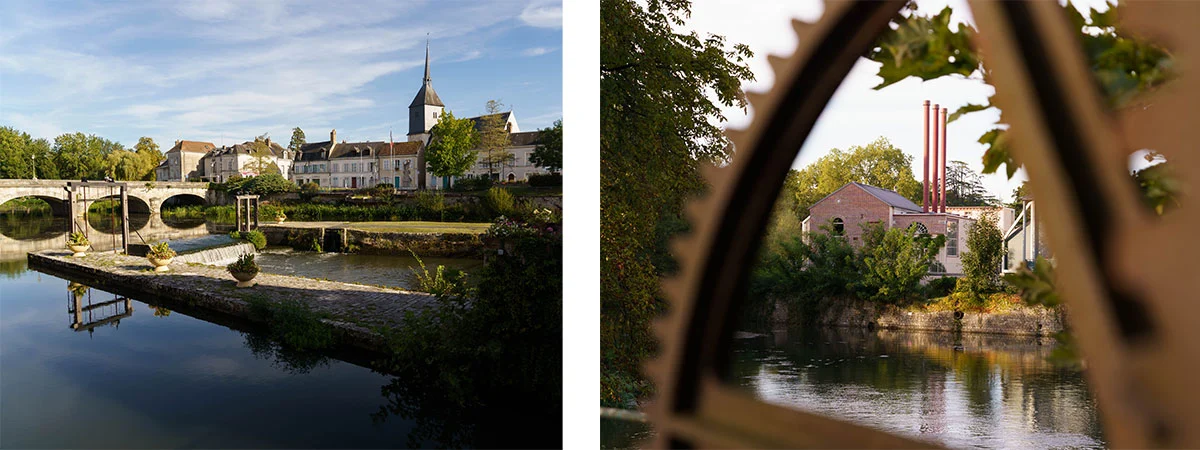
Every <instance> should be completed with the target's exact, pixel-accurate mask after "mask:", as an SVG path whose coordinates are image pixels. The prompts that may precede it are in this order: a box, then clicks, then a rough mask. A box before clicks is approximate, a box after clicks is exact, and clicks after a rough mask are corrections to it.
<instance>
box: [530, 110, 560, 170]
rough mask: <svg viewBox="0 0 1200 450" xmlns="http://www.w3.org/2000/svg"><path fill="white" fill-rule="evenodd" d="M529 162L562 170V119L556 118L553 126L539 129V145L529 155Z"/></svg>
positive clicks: (550, 168) (549, 168)
mask: <svg viewBox="0 0 1200 450" xmlns="http://www.w3.org/2000/svg"><path fill="white" fill-rule="evenodd" d="M529 162H531V163H533V164H534V165H536V166H538V167H545V168H546V169H547V170H549V171H551V172H558V171H560V170H562V119H558V120H555V121H554V125H553V126H550V127H546V128H542V129H540V130H538V145H537V147H535V148H534V149H533V154H531V155H529Z"/></svg>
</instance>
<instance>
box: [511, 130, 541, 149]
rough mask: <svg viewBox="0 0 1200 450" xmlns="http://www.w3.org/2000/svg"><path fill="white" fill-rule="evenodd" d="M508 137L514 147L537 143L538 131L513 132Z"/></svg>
mask: <svg viewBox="0 0 1200 450" xmlns="http://www.w3.org/2000/svg"><path fill="white" fill-rule="evenodd" d="M508 139H509V142H512V145H513V146H514V147H519V146H522V145H537V143H538V132H536V131H522V132H520V133H512V134H509V135H508Z"/></svg>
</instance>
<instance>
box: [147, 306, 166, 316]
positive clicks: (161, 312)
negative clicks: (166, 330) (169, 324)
mask: <svg viewBox="0 0 1200 450" xmlns="http://www.w3.org/2000/svg"><path fill="white" fill-rule="evenodd" d="M150 307H151V308H153V309H154V317H169V316H170V315H171V310H169V309H167V308H165V307H162V306H154V305H150Z"/></svg>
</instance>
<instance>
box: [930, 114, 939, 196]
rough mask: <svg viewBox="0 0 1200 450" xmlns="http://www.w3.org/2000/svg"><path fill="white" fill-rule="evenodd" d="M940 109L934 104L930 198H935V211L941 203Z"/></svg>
mask: <svg viewBox="0 0 1200 450" xmlns="http://www.w3.org/2000/svg"><path fill="white" fill-rule="evenodd" d="M940 110H941V105H938V104H936V103H935V104H934V105H933V147H932V149H933V184H932V185H931V186H930V187H931V188H932V191H930V198H931V199H932V200H933V202H932V203H931V204H930V205H931V206H933V212H938V205H939V204H941V198H940V197H938V192H939V190H938V186H940V184H938V182H939V181H941V180H940V179H939V178H938V173H939V172H940V169H941V167H942V166H941V164H940V163H939V162H938V161H939V159H938V138H937V137H938V120H937V116H938V111H940Z"/></svg>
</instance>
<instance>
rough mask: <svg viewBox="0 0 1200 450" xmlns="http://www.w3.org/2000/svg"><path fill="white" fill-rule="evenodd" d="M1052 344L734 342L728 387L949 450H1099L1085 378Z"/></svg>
mask: <svg viewBox="0 0 1200 450" xmlns="http://www.w3.org/2000/svg"><path fill="white" fill-rule="evenodd" d="M1054 345H1055V343H1054V341H1053V339H1049V338H1042V339H1038V338H1033V337H1015V336H1002V335H986V334H954V333H935V332H907V331H890V330H881V331H867V330H859V329H837V328H828V329H821V330H802V329H793V330H790V332H789V330H780V331H778V332H775V333H772V334H770V335H768V336H765V337H761V338H752V339H741V340H739V341H738V343H737V351H736V356H735V358H734V364H733V366H732V371H733V372H732V375H733V379H734V380H736V382H737V383H738V384H739V385H740V386H743V387H744V388H746V389H747V390H749V391H750V392H752V393H753V394H754V395H755V396H757V397H759V398H761V399H763V400H764V401H767V402H769V403H775V404H779V405H784V406H790V407H796V408H800V409H805V410H810V411H815V412H818V413H821V414H825V415H829V416H832V417H838V418H842V419H845V420H850V421H853V422H857V423H860V424H863V425H867V426H871V427H876V428H881V429H884V430H886V431H890V432H897V433H903V434H908V435H911V436H914V437H918V438H923V439H932V440H935V441H938V442H941V443H942V444H945V445H949V446H952V447H967V446H983V447H1018V448H1055V447H1073V448H1088V447H1103V445H1104V440H1103V437H1102V435H1101V430H1100V425H1099V420H1098V413H1097V411H1096V404H1095V402H1094V400H1093V399H1092V397H1091V395H1090V393H1089V391H1088V389H1087V386H1086V384H1085V382H1084V380H1083V376H1082V374H1081V373H1080V372H1079V371H1078V370H1077V369H1073V368H1065V367H1059V366H1056V365H1053V364H1051V363H1049V362H1047V357H1048V356H1049V355H1050V353H1051V352H1052V351H1053V347H1054Z"/></svg>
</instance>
